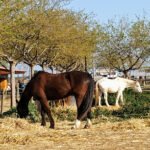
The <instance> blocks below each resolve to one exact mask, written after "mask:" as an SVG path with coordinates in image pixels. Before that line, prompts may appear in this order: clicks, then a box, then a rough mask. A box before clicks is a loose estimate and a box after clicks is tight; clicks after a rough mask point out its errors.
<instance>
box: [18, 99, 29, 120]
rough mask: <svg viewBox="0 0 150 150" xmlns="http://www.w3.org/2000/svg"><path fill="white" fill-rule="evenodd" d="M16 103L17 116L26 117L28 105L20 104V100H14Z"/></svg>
mask: <svg viewBox="0 0 150 150" xmlns="http://www.w3.org/2000/svg"><path fill="white" fill-rule="evenodd" d="M16 103H17V113H18V117H20V118H26V117H27V116H28V113H29V110H28V106H26V105H24V104H22V103H21V102H20V101H19V102H18V101H16Z"/></svg>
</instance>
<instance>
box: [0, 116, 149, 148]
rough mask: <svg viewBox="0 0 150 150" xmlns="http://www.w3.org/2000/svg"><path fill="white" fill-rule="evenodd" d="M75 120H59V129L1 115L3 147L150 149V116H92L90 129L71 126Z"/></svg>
mask: <svg viewBox="0 0 150 150" xmlns="http://www.w3.org/2000/svg"><path fill="white" fill-rule="evenodd" d="M72 125H73V122H68V121H63V122H60V121H57V122H56V129H54V130H53V129H49V128H48V125H47V127H41V126H40V124H39V123H36V124H33V123H30V122H28V121H27V120H23V119H16V118H4V119H0V149H3V150H12V149H15V150H22V149H30V150H34V149H36V150H41V149H43V150H48V149H49V150H50V149H54V150H58V149H63V150H65V149H68V150H69V149H77V150H78V149H80V150H91V149H107V150H108V149H111V150H113V149H114V150H116V149H118V150H120V149H123V150H124V149H127V150H129V149H137V150H138V149H139V150H141V149H150V145H149V143H150V119H131V120H127V121H122V122H114V123H113V122H109V121H108V122H100V120H93V126H92V128H91V129H83V126H84V123H82V127H81V129H78V130H71V127H72Z"/></svg>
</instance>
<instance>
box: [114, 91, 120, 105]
mask: <svg viewBox="0 0 150 150" xmlns="http://www.w3.org/2000/svg"><path fill="white" fill-rule="evenodd" d="M120 96H121V92H120V91H118V93H117V97H116V104H115V106H117V107H119V98H120Z"/></svg>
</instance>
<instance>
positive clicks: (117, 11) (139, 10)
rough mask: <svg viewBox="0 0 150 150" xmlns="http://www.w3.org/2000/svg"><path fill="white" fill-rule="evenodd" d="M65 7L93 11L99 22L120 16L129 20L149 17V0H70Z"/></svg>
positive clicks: (87, 11) (105, 21)
mask: <svg viewBox="0 0 150 150" xmlns="http://www.w3.org/2000/svg"><path fill="white" fill-rule="evenodd" d="M67 7H68V8H70V9H73V10H75V11H79V10H84V12H86V13H93V14H94V18H95V19H96V20H97V21H98V22H100V23H107V21H108V20H110V19H119V18H122V17H127V18H129V19H131V20H134V19H136V16H138V17H143V16H145V17H146V18H150V0H72V1H71V2H70V4H69V5H68V6H67Z"/></svg>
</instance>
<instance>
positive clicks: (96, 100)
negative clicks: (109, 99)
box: [95, 81, 99, 105]
mask: <svg viewBox="0 0 150 150" xmlns="http://www.w3.org/2000/svg"><path fill="white" fill-rule="evenodd" d="M98 97H99V86H98V81H97V82H96V85H95V105H97V104H98Z"/></svg>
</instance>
